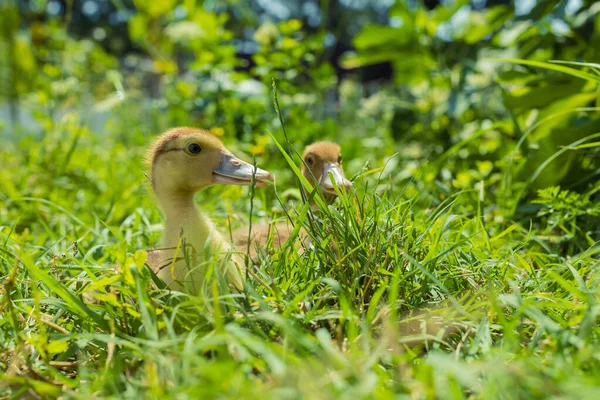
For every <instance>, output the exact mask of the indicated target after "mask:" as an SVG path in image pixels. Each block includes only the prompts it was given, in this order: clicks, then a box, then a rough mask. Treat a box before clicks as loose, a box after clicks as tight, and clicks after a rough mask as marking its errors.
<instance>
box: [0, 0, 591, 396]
mask: <svg viewBox="0 0 600 400" xmlns="http://www.w3.org/2000/svg"><path fill="white" fill-rule="evenodd" d="M114 3H115V5H114V6H115V7H121V8H123V10H125V9H124V7H125V6H126V5H124V4H121V3H120V2H114ZM209 3H210V4H209ZM217 3H218V2H217ZM567 3H571V2H565V1H561V2H541V1H540V2H537V3H536V5H535V6H534V7H533V9H531V10H530V11H529V12H528V13H527V14H524V15H519V14H516V13H515V9H514V7H512V6H503V5H499V6H493V7H486V8H483V9H481V10H476V9H472V8H471V7H469V2H467V1H454V2H444V4H442V5H438V6H437V7H435V8H433V9H431V10H430V9H428V8H426V7H424V6H422V5H421V4H420V3H419V2H405V1H397V2H396V3H395V4H394V5H393V6H392V7H390V9H389V10H388V15H387V17H388V19H389V23H386V24H382V23H381V21H379V22H380V23H379V24H377V23H375V21H374V20H372V21H371V22H369V23H368V24H366V25H365V26H364V28H363V29H362V30H361V31H360V32H359V33H358V34H357V35H356V36H355V38H354V46H355V51H353V52H349V53H347V54H345V55H344V57H343V60H342V64H343V66H345V67H346V68H347V70H346V71H345V72H346V74H345V75H344V76H343V77H341V76H338V75H336V71H335V70H334V69H333V67H332V65H331V64H330V63H329V61H328V60H329V58H328V55H329V53H330V52H331V48H329V47H328V45H327V38H328V37H329V35H331V32H327V26H326V24H325V23H323V24H322V25H321V26H319V27H318V28H312V27H309V26H307V25H306V24H305V23H304V21H301V20H299V19H289V20H286V21H281V22H277V23H273V22H264V23H262V25H258V24H255V25H256V26H253V27H252V28H255V30H254V33H253V35H247V36H249V37H250V36H251V37H252V44H253V45H254V46H255V47H254V48H255V51H254V52H253V54H252V56H251V61H252V65H249V64H247V63H248V61H249V60H244V59H242V58H240V57H238V55H236V47H235V46H234V42H232V40H233V39H239V38H238V37H237V35H239V34H240V33H239V32H240V31H242V30H243V29H242V28H244V26H242V27H240V26H238V25H239V24H240V18H242V17H240V15H241V14H243V13H244V12H248V10H249V8H248V7H247V5H245V4H242V2H239V3H232V4H231V5H229V4H228V5H227V6H222V7H221V6H220V5H219V6H215V5H214V4H213V2H196V1H193V0H192V1H188V0H184V1H164V2H154V3H152V2H143V1H134V2H133V6H135V9H134V11H133V12H132V14H131V15H130V18H129V19H128V21H127V29H126V31H127V35H128V37H126V39H127V41H129V42H131V43H132V45H133V46H134V49H135V51H133V52H132V53H131V54H120V55H117V54H113V53H112V52H111V50H110V49H109V48H108V47H107V46H104V45H102V44H101V43H100V41H99V40H96V39H92V38H87V37H84V36H80V35H76V34H74V33H73V32H72V30H71V29H72V26H71V27H70V26H69V21H68V18H65V19H61V18H56V17H51V16H49V15H48V16H45V17H47V18H44V19H32V20H31V21H30V20H28V18H27V15H21V14H20V13H19V11H18V9H17V7H16V6H14V5H11V4H7V5H2V6H0V7H1V8H2V9H1V10H0V23H1V24H0V33H1V37H0V51H2V54H8V56H7V57H3V58H2V59H0V74H1V75H0V95H1V96H2V98H1V99H2V101H6V102H7V107H8V109H9V110H8V111H9V114H10V115H11V119H10V120H7V121H2V123H1V124H0V131H1V135H0V170H1V171H2V173H1V174H0V277H1V278H2V279H1V280H2V283H1V285H0V343H1V344H2V346H0V396H13V397H14V398H18V397H26V396H33V394H32V393H33V392H35V395H36V396H38V397H43V398H55V397H65V398H67V397H68V398H71V397H73V398H81V397H86V396H95V397H119V398H121V397H127V398H145V397H149V398H155V397H163V398H175V397H177V398H178V397H191V398H197V397H222V398H242V397H248V398H294V399H296V398H389V397H407V398H456V399H463V398H506V397H511V398H512V397H514V398H549V397H553V398H554V397H560V398H593V397H595V393H596V390H598V388H599V386H600V380H599V379H598V376H597V375H598V374H597V373H596V371H597V370H598V368H599V367H600V365H598V364H599V362H598V360H600V347H599V344H598V338H599V336H598V335H599V334H600V330H599V325H598V320H599V312H600V308H599V307H598V285H599V282H600V281H599V277H600V275H599V273H600V271H599V269H598V265H599V263H598V254H599V251H598V244H597V243H598V238H599V237H600V232H599V228H598V227H599V226H600V223H599V222H600V221H599V218H600V208H599V206H598V191H599V184H598V182H597V176H598V172H599V171H600V166H599V165H598V161H597V160H598V144H599V143H600V140H599V138H600V126H599V117H598V108H597V107H598V99H599V97H598V82H599V81H600V78H599V77H600V67H599V65H598V62H600V60H599V59H598V58H599V54H598V49H599V48H600V47H599V46H598V39H599V38H600V36H599V34H598V32H600V28H599V26H600V18H599V17H598V12H599V11H600V8H598V6H597V4H593V3H594V2H587V1H583V2H582V3H581V6H580V8H579V9H577V10H575V11H572V10H571V11H569V9H570V7H571V6H568V4H567ZM215 4H216V3H215ZM125 11H127V10H125ZM244 18H245V17H244ZM248 20H252V19H251V18H249V19H248ZM248 20H246V21H248ZM556 21H561V23H557V22H556ZM556 59H560V60H566V61H563V62H558V61H550V60H556ZM382 62H389V63H390V65H391V66H392V71H393V73H392V77H391V81H390V82H386V83H385V84H381V83H365V82H363V81H361V77H363V74H366V72H365V71H367V69H366V68H367V67H369V66H373V65H375V66H377V65H380V63H382ZM273 80H274V81H275V83H276V86H277V89H278V92H275V93H274V92H273V89H274V88H275V86H274V85H272V83H273ZM274 95H275V96H276V97H275V100H276V101H275V107H276V109H275V110H273V100H274V98H273V96H274ZM280 106H281V108H280ZM175 125H195V126H202V127H205V128H207V129H209V130H210V131H211V132H212V133H214V134H215V135H218V136H220V137H221V139H222V140H223V141H224V142H226V144H227V146H228V147H229V148H231V149H232V150H233V151H235V152H236V153H237V154H240V153H242V157H244V154H243V153H245V154H246V159H251V158H252V157H254V158H255V159H256V162H257V164H258V165H260V166H261V167H265V168H267V169H269V170H270V171H272V172H273V173H274V174H275V175H276V177H277V183H276V186H275V187H272V188H257V189H256V190H254V191H253V190H251V189H248V188H240V187H213V188H209V189H207V190H206V191H204V192H203V193H201V194H200V195H199V196H198V203H199V204H200V205H201V207H202V209H203V211H205V212H206V213H207V214H209V215H211V217H212V218H213V219H214V221H215V222H216V223H217V225H218V226H219V228H220V230H221V232H223V233H224V234H225V236H227V232H228V231H229V230H232V229H235V228H237V227H239V226H244V225H246V224H247V223H248V222H249V221H253V222H259V221H262V222H266V221H271V220H278V221H286V220H290V221H291V222H292V223H293V224H294V226H295V228H296V229H295V230H294V231H293V234H292V240H291V241H290V242H288V243H287V245H285V246H284V247H283V248H281V249H274V248H268V249H267V252H266V253H267V255H266V256H265V257H264V258H263V259H261V260H260V263H259V265H256V266H253V267H252V272H253V273H252V274H251V276H250V277H249V279H248V281H247V284H246V287H245V290H244V292H243V293H231V292H230V291H229V290H228V289H227V288H226V287H225V286H224V285H222V284H220V283H219V282H218V281H217V280H216V279H214V278H211V277H212V276H214V273H213V272H214V271H213V270H212V268H214V263H209V265H208V266H207V274H206V276H207V279H206V282H205V284H204V285H203V288H202V291H201V294H200V295H191V294H189V293H182V292H177V291H172V290H168V289H165V287H164V284H163V283H162V282H160V280H159V279H158V278H157V277H156V276H155V275H154V273H152V272H151V271H150V270H149V269H148V268H147V266H146V265H145V263H146V259H147V253H146V251H147V249H150V248H153V247H155V246H156V245H157V243H158V241H159V236H160V233H161V231H162V224H161V221H162V216H161V215H160V212H159V211H158V209H157V206H156V203H155V201H154V199H153V198H152V196H151V195H150V193H149V192H150V188H149V185H148V184H147V181H146V177H145V174H144V172H145V170H144V160H143V158H144V150H145V148H146V147H147V145H148V144H149V143H150V141H151V140H152V138H153V137H154V136H155V135H156V134H158V133H159V132H160V131H162V130H165V129H166V128H168V127H172V126H175ZM283 125H285V130H284V129H282V128H283ZM322 138H326V139H330V140H335V141H337V142H339V143H340V144H341V146H342V149H343V154H344V169H345V171H346V174H347V176H348V178H351V179H352V181H353V184H354V189H353V190H352V191H351V192H350V193H340V196H339V198H338V199H337V200H336V201H335V202H334V203H333V204H332V205H327V204H326V203H325V202H324V201H323V199H321V198H320V197H319V195H318V194H312V195H311V194H308V195H309V196H316V197H312V199H313V200H315V202H316V204H317V208H318V210H317V211H313V210H311V207H310V206H309V204H308V203H306V202H305V201H303V200H302V199H303V198H304V197H305V196H304V194H306V193H304V194H303V192H302V190H303V189H302V188H300V187H299V186H298V182H299V181H301V180H302V176H301V175H300V174H299V170H298V165H300V162H301V161H300V158H299V153H301V151H302V148H303V147H304V145H306V144H308V143H310V142H312V141H314V140H319V139H322ZM301 228H302V229H304V230H305V231H306V232H307V234H308V235H309V237H310V238H311V243H310V244H306V243H303V244H299V243H295V242H294V241H293V239H294V238H295V237H296V236H297V235H298V234H299V231H300V229H301Z"/></svg>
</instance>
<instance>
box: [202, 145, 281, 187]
mask: <svg viewBox="0 0 600 400" xmlns="http://www.w3.org/2000/svg"><path fill="white" fill-rule="evenodd" d="M254 177H256V186H268V185H267V183H266V182H273V180H274V179H273V175H271V173H270V172H268V171H265V170H264V169H260V168H256V169H255V167H254V165H251V164H248V163H247V162H244V161H242V160H240V159H239V158H237V157H236V156H234V155H233V154H231V153H225V152H222V153H221V163H220V164H219V166H218V167H217V168H216V169H215V170H214V171H213V179H212V181H213V183H221V184H224V185H238V186H250V185H252V179H253V178H254Z"/></svg>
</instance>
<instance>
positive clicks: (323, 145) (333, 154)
mask: <svg viewBox="0 0 600 400" xmlns="http://www.w3.org/2000/svg"><path fill="white" fill-rule="evenodd" d="M340 151H341V148H340V146H339V145H337V144H336V143H333V142H315V143H313V144H311V145H309V146H306V148H305V149H304V153H303V154H302V158H306V156H307V155H309V154H314V155H316V156H318V157H319V159H321V160H322V161H324V162H337V161H338V157H339V155H340Z"/></svg>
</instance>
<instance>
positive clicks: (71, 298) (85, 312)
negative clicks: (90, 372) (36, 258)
mask: <svg viewBox="0 0 600 400" xmlns="http://www.w3.org/2000/svg"><path fill="white" fill-rule="evenodd" d="M26 267H27V269H28V270H29V273H30V274H31V276H32V277H33V278H34V279H37V280H39V281H41V282H42V283H43V284H44V285H46V286H47V287H48V289H50V291H52V292H53V293H54V294H56V295H57V296H58V297H60V298H61V299H63V300H64V302H65V304H66V306H67V308H69V309H70V310H71V311H72V312H74V313H75V314H77V315H78V316H79V317H80V318H83V319H84V320H91V321H93V322H94V323H95V324H96V325H97V326H98V327H100V328H101V329H103V330H106V331H107V330H108V324H107V323H106V321H105V320H104V319H103V318H102V317H101V316H99V315H98V314H96V313H95V312H93V311H92V310H90V309H89V308H88V307H87V306H86V305H85V304H84V303H83V302H82V301H81V300H80V299H79V298H78V297H77V296H75V294H74V293H73V292H72V291H71V290H70V289H68V288H66V287H65V286H63V285H62V284H60V283H59V282H58V281H57V280H56V279H54V277H52V276H50V275H49V274H47V273H46V272H45V271H42V270H41V269H39V268H38V267H37V266H36V265H35V264H34V263H32V262H30V263H26Z"/></svg>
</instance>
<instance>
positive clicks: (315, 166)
mask: <svg viewBox="0 0 600 400" xmlns="http://www.w3.org/2000/svg"><path fill="white" fill-rule="evenodd" d="M302 159H303V163H302V168H301V170H302V174H303V175H304V177H305V178H306V179H307V180H308V181H309V182H310V183H311V185H312V186H313V187H314V188H315V189H316V188H317V187H318V188H319V189H320V190H321V192H322V193H323V194H324V196H325V199H326V201H327V202H328V203H331V202H333V201H334V200H335V198H336V197H337V193H336V191H335V187H334V182H335V186H338V187H339V188H340V189H341V190H349V189H350V188H352V182H350V181H349V180H348V179H346V177H345V175H344V170H343V168H342V155H341V148H340V146H339V145H338V144H336V143H333V142H326V141H324V142H316V143H313V144H311V145H309V146H307V147H306V148H305V149H304V153H303V154H302ZM332 179H333V180H332ZM311 207H312V208H313V209H316V205H315V204H314V203H312V204H311ZM292 230H293V227H292V226H291V224H290V223H289V222H288V221H286V222H277V223H269V224H264V223H263V224H258V225H253V226H252V231H251V232H250V234H248V227H242V228H239V229H237V230H235V231H234V232H233V238H234V243H235V246H236V248H237V249H238V251H244V252H246V249H247V248H248V242H250V251H249V255H250V258H251V259H252V261H254V262H255V263H257V262H258V252H261V251H262V250H264V248H265V246H266V244H267V242H268V240H269V237H270V236H272V238H273V239H272V240H273V241H272V247H273V248H281V247H282V246H283V245H284V244H285V243H286V242H287V240H288V239H289V237H290V236H291V233H292ZM307 239H308V235H307V233H306V231H304V229H301V230H300V232H299V233H298V239H297V241H298V242H305V243H306V240H307Z"/></svg>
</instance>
